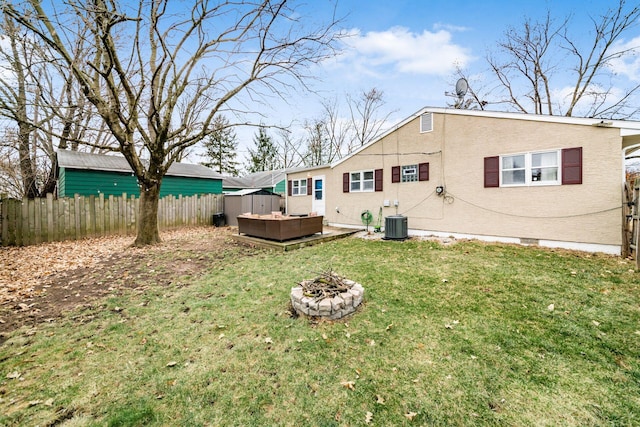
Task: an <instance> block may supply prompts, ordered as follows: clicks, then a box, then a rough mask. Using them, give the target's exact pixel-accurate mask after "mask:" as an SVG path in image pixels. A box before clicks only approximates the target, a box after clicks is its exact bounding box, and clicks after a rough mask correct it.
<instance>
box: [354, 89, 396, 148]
mask: <svg viewBox="0 0 640 427" xmlns="http://www.w3.org/2000/svg"><path fill="white" fill-rule="evenodd" d="M383 97H384V93H383V92H382V91H380V90H378V89H376V88H372V89H369V90H368V91H362V92H361V93H360V94H358V96H357V97H353V96H351V95H347V101H348V106H349V113H350V116H349V117H350V121H351V130H352V138H351V142H350V144H349V147H348V152H349V153H351V152H352V151H354V150H355V149H357V148H358V147H362V146H363V145H365V144H367V143H368V142H370V141H372V140H373V139H374V138H375V137H376V136H378V134H379V133H380V130H381V129H382V126H383V125H384V124H385V122H386V120H387V119H388V118H389V116H390V115H391V112H389V113H387V114H386V115H385V116H384V117H382V118H380V117H377V114H378V113H379V111H380V109H381V108H382V106H383V105H384V99H383Z"/></svg>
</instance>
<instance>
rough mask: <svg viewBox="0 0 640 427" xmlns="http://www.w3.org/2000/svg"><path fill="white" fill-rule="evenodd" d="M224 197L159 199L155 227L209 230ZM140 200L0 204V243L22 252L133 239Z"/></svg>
mask: <svg viewBox="0 0 640 427" xmlns="http://www.w3.org/2000/svg"><path fill="white" fill-rule="evenodd" d="M223 197H224V196H222V195H221V194H207V195H202V196H189V197H182V196H178V197H174V196H167V197H163V198H161V199H160V202H159V205H158V226H159V227H160V229H161V230H163V229H170V228H175V227H181V226H186V225H206V224H211V223H212V219H213V215H214V214H218V213H221V212H223V211H224V199H223ZM139 203H140V200H139V199H137V198H136V197H135V196H129V197H128V196H127V194H122V196H120V197H115V196H107V197H105V196H104V195H103V194H100V195H99V196H79V195H76V196H74V197H72V198H70V197H65V198H59V199H56V198H54V197H53V195H51V194H48V195H47V197H46V198H43V199H31V200H29V199H23V200H16V199H1V200H0V213H1V215H0V243H1V244H2V246H9V245H17V246H26V245H34V244H38V243H43V242H53V241H63V240H78V239H82V238H85V237H97V236H107V235H112V234H135V233H136V230H137V229H136V226H137V223H138V218H139Z"/></svg>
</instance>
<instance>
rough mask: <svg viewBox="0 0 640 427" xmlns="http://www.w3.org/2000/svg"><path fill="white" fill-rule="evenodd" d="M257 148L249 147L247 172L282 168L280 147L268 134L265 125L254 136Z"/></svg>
mask: <svg viewBox="0 0 640 427" xmlns="http://www.w3.org/2000/svg"><path fill="white" fill-rule="evenodd" d="M253 143H254V144H255V149H254V150H252V149H251V148H249V159H248V163H249V164H248V166H247V172H248V173H255V172H263V171H271V170H275V169H279V168H280V162H279V161H278V148H277V147H276V145H275V143H274V142H273V140H272V139H271V137H270V136H269V135H268V134H267V130H266V129H265V127H264V126H260V128H258V133H257V134H256V135H255V136H254V137H253Z"/></svg>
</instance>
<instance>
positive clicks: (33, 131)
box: [0, 14, 105, 198]
mask: <svg viewBox="0 0 640 427" xmlns="http://www.w3.org/2000/svg"><path fill="white" fill-rule="evenodd" d="M0 32H1V37H2V40H3V42H4V43H0V64H1V65H0V66H1V67H2V73H0V117H2V118H3V124H4V126H5V134H6V136H7V137H6V138H4V139H3V140H2V143H1V145H2V146H3V148H4V149H5V150H4V151H5V154H6V155H7V156H9V157H11V158H13V157H15V161H12V162H8V163H5V165H4V167H3V173H4V174H8V175H7V176H9V175H10V176H12V177H13V178H12V179H11V182H12V183H13V184H14V185H15V183H16V182H20V183H21V184H20V186H19V188H13V190H12V193H14V194H15V193H16V192H17V193H18V194H20V196H21V197H29V198H35V197H42V196H44V195H45V194H46V193H52V192H54V191H55V185H56V150H57V149H69V148H70V149H74V150H75V149H77V148H78V141H79V140H81V139H83V138H85V137H87V135H88V130H89V127H90V126H92V125H93V124H94V122H95V120H93V119H95V117H96V114H95V111H92V106H91V104H89V103H88V102H86V99H85V98H84V96H80V94H79V93H78V90H77V88H75V87H74V85H73V84H72V81H71V79H70V77H69V75H68V72H67V70H65V69H62V68H61V67H60V66H59V65H60V64H59V63H57V62H56V61H55V60H54V58H52V57H51V56H50V55H49V53H48V51H47V49H46V48H45V47H44V46H42V43H41V42H40V43H39V42H38V40H35V39H34V38H33V37H31V34H30V33H29V31H27V30H25V29H24V28H22V27H20V26H17V25H16V23H15V22H14V20H13V19H12V18H11V17H10V16H8V15H6V14H4V15H3V16H2V22H1V23H0ZM73 54H74V56H76V57H78V58H80V57H81V56H82V52H81V51H79V50H78V49H75V50H74V51H73ZM97 126H102V127H103V129H102V130H101V131H100V130H98V132H97V133H96V132H93V133H91V135H90V136H91V138H92V139H94V140H96V139H100V134H102V135H104V134H105V132H104V130H105V129H104V123H103V122H102V121H100V122H99V123H98V124H97ZM11 165H13V168H14V169H15V170H10V168H11Z"/></svg>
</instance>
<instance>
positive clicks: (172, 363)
mask: <svg viewBox="0 0 640 427" xmlns="http://www.w3.org/2000/svg"><path fill="white" fill-rule="evenodd" d="M177 364H178V362H176V361H175V360H172V361H171V362H169V363H167V368H173V367H174V366H176V365H177Z"/></svg>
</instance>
